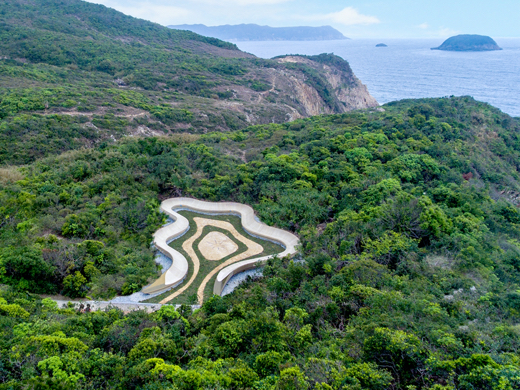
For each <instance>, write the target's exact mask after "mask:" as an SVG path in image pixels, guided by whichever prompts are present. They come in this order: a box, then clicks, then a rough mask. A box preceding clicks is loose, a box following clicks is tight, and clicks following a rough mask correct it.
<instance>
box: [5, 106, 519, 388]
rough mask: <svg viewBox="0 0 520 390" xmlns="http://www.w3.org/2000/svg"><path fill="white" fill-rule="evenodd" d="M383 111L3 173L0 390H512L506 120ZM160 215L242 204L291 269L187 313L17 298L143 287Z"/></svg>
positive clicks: (280, 264)
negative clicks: (189, 207)
mask: <svg viewBox="0 0 520 390" xmlns="http://www.w3.org/2000/svg"><path fill="white" fill-rule="evenodd" d="M384 108H385V112H379V111H363V112H354V113H345V114H340V115H332V116H321V117H313V118H308V119H299V120H296V121H294V122H293V123H289V124H269V125H259V126H252V127H248V128H246V129H243V130H239V131H233V132H229V133H226V134H223V133H218V132H214V133H211V134H206V135H202V136H187V135H176V136H170V137H159V138H157V137H149V138H127V139H125V140H123V141H122V142H118V143H116V144H114V145H105V146H102V147H98V148H92V149H88V150H78V151H74V152H69V153H65V154H63V155H60V156H55V157H49V158H45V159H41V160H39V161H38V162H35V163H33V164H30V165H26V166H23V167H19V168H17V167H11V168H8V169H7V168H4V169H1V170H0V184H1V191H0V199H1V202H0V203H1V207H0V212H1V215H0V221H2V222H1V224H0V248H1V249H0V278H1V283H4V286H3V287H1V288H0V336H1V337H0V340H1V342H0V368H1V370H0V389H12V388H15V389H18V388H19V389H22V388H31V389H39V388H43V387H42V386H44V385H45V386H47V387H48V388H53V389H54V388H61V387H60V386H62V388H85V389H94V388H95V389H171V388H172V386H173V388H178V389H188V388H193V386H194V385H193V384H194V383H195V384H197V385H196V386H197V388H236V389H273V390H274V389H295V388H297V389H311V388H316V389H336V390H339V389H370V390H382V389H402V390H405V389H412V388H417V389H430V390H448V389H462V390H470V389H496V388H504V389H511V390H512V389H516V388H518V387H519V386H520V380H519V379H518V378H520V355H518V350H519V349H520V332H519V331H518V325H517V323H518V313H519V312H520V304H519V302H520V292H519V286H520V263H519V261H518V259H519V258H520V244H519V242H520V212H519V211H518V209H517V207H516V206H517V205H518V204H519V199H520V197H519V196H520V193H519V191H520V171H519V170H520V165H519V163H518V162H519V161H520V135H519V134H520V121H519V120H518V119H513V118H511V117H509V116H507V115H505V114H503V113H501V112H500V111H499V110H497V109H495V108H493V107H490V106H489V105H486V104H482V103H478V102H476V101H474V100H473V99H471V98H467V97H464V98H443V99H424V100H410V101H402V102H396V103H391V104H388V105H385V106H384ZM171 196H190V197H196V198H199V199H208V200H213V201H218V200H228V201H229V200H232V201H238V202H243V203H248V204H251V205H252V206H253V207H254V209H255V211H256V212H257V214H258V216H259V217H260V218H261V219H262V220H263V221H265V222H266V223H268V224H270V225H275V226H278V227H281V228H284V229H289V230H291V231H294V232H295V233H296V234H298V236H299V237H300V239H301V240H302V248H301V254H302V260H304V261H303V262H291V261H289V260H287V259H279V260H273V261H271V262H270V263H269V264H268V265H267V266H266V267H265V268H264V271H263V275H264V276H263V277H260V278H257V279H256V280H249V281H248V282H247V283H246V284H244V285H243V286H242V287H240V289H239V290H238V291H236V292H235V293H234V294H231V295H229V296H226V297H225V298H220V297H214V298H212V299H210V300H209V301H207V302H206V303H205V304H204V306H203V307H202V309H201V310H199V311H196V312H192V311H191V309H190V308H189V307H188V306H183V307H181V308H180V309H179V310H178V311H176V310H174V309H173V307H171V306H166V307H163V308H162V309H161V310H159V311H158V312H156V313H153V314H146V313H144V312H135V313H131V314H126V315H125V314H123V313H122V312H120V311H117V310H108V311H105V312H96V313H88V312H87V313H80V312H77V311H75V310H73V309H58V308H57V307H56V305H55V303H54V302H53V301H51V300H49V299H44V300H42V299H41V298H40V297H39V296H38V295H35V293H52V294H56V293H62V294H65V295H68V296H71V297H78V296H79V297H82V296H85V295H89V296H93V297H101V298H108V297H111V296H113V295H114V294H130V293H132V292H134V291H137V290H139V289H140V287H141V286H143V285H144V284H146V283H147V282H148V281H150V280H153V278H155V277H157V269H156V266H155V264H154V262H153V252H152V251H151V249H150V248H149V243H150V241H151V237H152V233H153V232H154V231H155V230H156V229H157V228H159V227H160V226H162V225H163V223H164V219H163V217H162V216H161V215H160V214H159V213H158V199H163V198H165V197H171ZM8 286H10V287H8ZM64 384H65V385H64ZM67 386H68V387H67Z"/></svg>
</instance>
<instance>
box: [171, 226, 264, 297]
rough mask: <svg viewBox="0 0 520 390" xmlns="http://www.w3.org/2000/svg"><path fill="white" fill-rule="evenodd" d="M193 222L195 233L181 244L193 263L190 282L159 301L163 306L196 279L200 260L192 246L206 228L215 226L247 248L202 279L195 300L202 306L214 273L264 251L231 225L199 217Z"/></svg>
mask: <svg viewBox="0 0 520 390" xmlns="http://www.w3.org/2000/svg"><path fill="white" fill-rule="evenodd" d="M193 221H194V222H195V223H196V225H197V232H196V233H195V234H194V235H193V236H192V237H190V238H189V239H188V240H186V241H184V243H183V244H182V249H184V251H185V252H186V253H187V254H188V256H190V258H191V259H192V261H193V265H194V267H193V274H192V276H191V278H190V280H189V281H188V283H186V285H184V286H183V287H182V288H181V289H179V290H177V291H176V292H174V293H173V294H171V295H170V296H168V297H166V298H164V299H163V300H162V301H161V303H163V304H164V303H168V302H170V301H171V300H172V299H174V298H176V297H178V296H179V295H180V294H182V293H183V292H184V291H186V290H187V289H188V287H189V286H191V284H192V283H193V282H194V281H195V279H196V278H197V276H198V273H199V269H200V259H199V258H198V256H197V254H196V253H195V249H194V248H193V244H194V243H195V241H197V239H198V238H199V237H200V236H201V235H202V232H203V230H204V228H205V227H206V226H215V227H218V228H221V229H224V230H227V231H229V232H230V233H231V234H233V236H234V237H235V238H236V239H237V240H238V241H240V242H242V243H243V244H244V245H245V246H246V247H247V250H246V251H245V252H242V253H240V254H239V255H237V256H234V257H232V258H231V259H229V260H228V261H226V262H224V263H222V264H221V265H219V266H218V267H217V268H215V270H213V271H212V272H211V273H210V274H208V276H206V278H204V280H203V281H202V283H201V285H200V287H199V289H198V291H197V299H198V301H199V304H202V302H203V300H204V288H205V287H206V284H207V283H208V281H209V280H210V279H211V278H212V277H213V275H215V273H216V272H218V271H220V270H221V269H222V268H224V267H227V266H228V265H230V264H233V263H235V262H237V261H240V260H243V259H247V258H248V257H251V256H254V255H257V254H259V253H262V252H263V251H264V248H263V247H262V245H260V244H257V243H256V242H254V241H252V240H250V239H248V238H246V237H244V236H243V235H241V234H240V233H239V232H238V231H237V230H236V229H235V227H234V226H233V225H232V224H230V223H229V222H226V221H219V220H216V219H208V218H199V217H195V218H193Z"/></svg>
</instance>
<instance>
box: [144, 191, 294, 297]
mask: <svg viewBox="0 0 520 390" xmlns="http://www.w3.org/2000/svg"><path fill="white" fill-rule="evenodd" d="M180 210H189V211H193V212H198V213H201V214H210V215H225V214H228V215H229V214H233V215H238V216H240V219H241V222H242V227H243V228H244V230H245V231H246V232H247V233H249V234H251V235H252V236H255V237H258V238H261V239H264V240H267V241H272V242H275V243H277V244H280V245H281V246H283V247H284V248H285V250H284V251H283V252H282V253H279V254H277V255H269V256H263V257H258V258H253V259H249V260H243V259H247V258H248V257H251V256H254V254H252V252H251V253H248V254H247V256H246V257H240V256H245V255H246V253H247V252H244V253H243V254H241V255H238V256H235V257H234V258H232V259H229V260H228V261H226V262H225V263H224V264H225V265H224V264H222V265H220V266H218V267H217V269H218V271H216V270H214V271H212V273H211V276H210V275H208V276H207V277H206V278H205V279H204V281H203V284H204V285H205V284H207V283H208V281H209V280H210V279H211V277H212V276H214V274H215V273H216V272H218V274H217V277H216V279H215V284H214V287H213V293H214V294H217V295H220V294H221V293H222V290H223V289H224V286H225V285H226V283H227V281H228V280H229V279H230V278H231V277H232V276H233V275H235V274H237V273H240V272H242V271H245V270H249V269H252V268H255V267H256V266H257V265H258V264H261V263H264V262H266V261H267V260H269V259H271V258H273V257H275V256H278V257H282V258H283V257H286V256H291V257H292V256H294V255H295V254H296V253H297V252H298V251H297V246H298V245H299V244H300V240H299V239H298V237H296V236H295V235H294V234H292V233H290V232H288V231H285V230H282V229H278V228H275V227H272V226H268V225H266V224H264V223H262V222H260V221H259V220H258V219H257V218H256V216H255V212H254V210H253V208H252V207H250V206H248V205H244V204H240V203H232V202H204V201H201V200H197V199H191V198H171V199H167V200H165V201H163V202H162V204H161V211H162V212H164V213H166V214H167V215H168V216H169V217H170V218H171V219H173V220H174V223H172V224H170V225H167V226H164V227H162V228H161V229H159V230H158V231H157V232H156V233H155V235H154V244H155V246H156V248H157V249H158V250H160V251H161V252H162V253H164V254H165V255H166V256H168V257H170V258H171V259H172V266H171V267H170V268H169V269H168V270H167V271H166V272H165V273H164V274H163V276H162V277H161V278H159V279H158V280H157V281H155V282H154V283H152V285H150V286H147V287H146V288H144V289H143V293H146V294H150V293H156V292H159V291H164V290H166V289H169V288H172V287H175V286H177V285H179V284H180V283H182V282H183V280H184V279H185V278H186V276H187V274H188V261H187V260H186V258H185V257H184V256H183V255H182V254H181V253H180V252H178V251H176V250H175V249H173V248H172V247H170V246H169V245H168V242H171V241H172V240H175V239H178V238H179V237H181V236H182V235H183V234H185V233H186V232H187V231H188V229H189V222H188V220H187V219H186V218H185V217H183V216H182V215H180V214H179V213H177V212H176V211H180ZM211 221H212V222H214V221H215V220H211ZM222 222H223V221H222ZM233 230H235V231H236V229H234V227H233ZM236 233H237V234H238V232H236ZM235 237H236V235H235ZM244 238H245V237H244ZM237 239H238V237H237ZM255 244H256V243H255ZM246 245H247V244H246ZM261 252H263V250H262V251H260V252H257V253H256V254H258V253H261ZM190 257H191V255H190ZM231 260H234V261H233V262H231ZM199 269H200V262H198V267H197V273H198V270H199ZM194 271H195V269H194ZM195 277H196V273H195V272H193V275H192V277H191V278H190V281H189V282H188V283H187V285H186V286H183V288H182V289H181V290H179V291H177V292H176V293H174V294H172V295H170V296H169V297H167V298H166V299H164V300H163V301H162V302H169V301H171V299H173V298H175V297H176V296H178V294H180V293H182V292H184V291H185V290H186V288H187V287H188V286H189V285H190V284H192V283H193V281H194V280H195V279H194V278H195ZM201 288H202V290H201ZM200 291H202V292H203V291H204V289H203V287H202V285H201V287H199V291H198V294H197V295H198V298H199V301H200V300H201V296H200V294H199V293H200ZM176 294H177V295H176ZM162 302H161V303H162Z"/></svg>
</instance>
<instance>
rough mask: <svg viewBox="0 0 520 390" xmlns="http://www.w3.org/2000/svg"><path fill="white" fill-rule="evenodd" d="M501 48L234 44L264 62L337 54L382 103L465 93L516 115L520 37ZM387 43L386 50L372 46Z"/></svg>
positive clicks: (419, 42)
mask: <svg viewBox="0 0 520 390" xmlns="http://www.w3.org/2000/svg"><path fill="white" fill-rule="evenodd" d="M495 40H496V41H497V43H498V45H499V46H500V47H502V48H503V49H504V50H501V51H492V52H446V51H439V50H430V48H432V47H437V46H439V45H440V44H441V43H442V40H438V39H437V40H429V39H414V40H404V39H399V40H397V39H396V40H391V39H387V40H377V41H376V40H344V41H312V42H287V41H281V42H279V41H277V42H238V43H237V45H238V47H239V48H240V49H241V50H244V51H246V52H249V53H252V54H255V55H256V56H258V57H262V58H272V57H275V56H278V55H284V54H306V55H315V54H320V53H335V54H337V55H339V56H341V57H343V58H344V59H346V60H347V61H349V63H350V65H351V67H352V69H353V70H354V73H355V74H356V76H357V77H358V78H359V79H360V80H361V81H362V82H363V83H364V84H366V85H367V87H368V90H369V91H370V93H371V94H372V96H374V97H375V98H376V99H377V101H378V102H379V103H381V104H384V103H388V102H390V101H395V100H401V99H408V98H424V97H443V96H451V95H455V96H462V95H469V96H473V97H474V98H475V99H477V100H480V101H484V102H487V103H490V104H491V105H493V106H495V107H498V108H500V109H501V110H502V111H503V112H505V113H508V114H509V115H512V116H517V117H520V39H518V38H514V39H513V38H504V39H495ZM377 43H386V44H387V45H388V47H386V48H378V47H375V46H376V44H377Z"/></svg>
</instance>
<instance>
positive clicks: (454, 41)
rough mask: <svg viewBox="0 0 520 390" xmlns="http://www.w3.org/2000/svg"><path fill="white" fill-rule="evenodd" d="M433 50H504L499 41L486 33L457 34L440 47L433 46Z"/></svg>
mask: <svg viewBox="0 0 520 390" xmlns="http://www.w3.org/2000/svg"><path fill="white" fill-rule="evenodd" d="M432 50H445V51H493V50H502V48H501V47H499V46H498V45H497V43H496V42H495V41H494V40H493V39H492V38H491V37H488V36H485V35H470V34H465V35H457V36H454V37H451V38H448V39H447V40H446V41H444V43H443V44H442V45H440V46H439V47H433V48H432Z"/></svg>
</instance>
